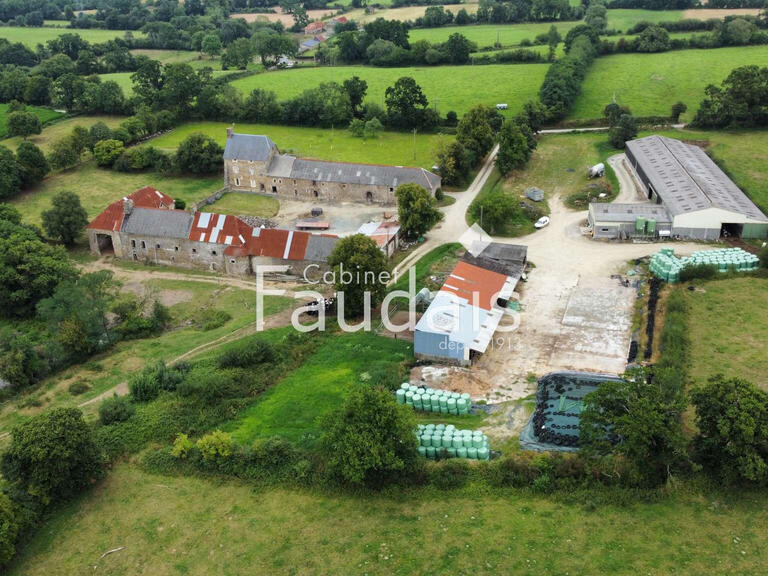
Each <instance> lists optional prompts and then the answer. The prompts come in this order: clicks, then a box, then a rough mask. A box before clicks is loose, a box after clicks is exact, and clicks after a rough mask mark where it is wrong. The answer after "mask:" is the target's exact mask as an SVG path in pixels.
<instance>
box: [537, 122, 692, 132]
mask: <svg viewBox="0 0 768 576" xmlns="http://www.w3.org/2000/svg"><path fill="white" fill-rule="evenodd" d="M671 128H676V129H678V130H680V129H682V128H685V124H672V125H671ZM608 129H609V128H608V126H592V127H588V128H547V129H544V130H539V134H570V133H571V132H605V131H606V130H608Z"/></svg>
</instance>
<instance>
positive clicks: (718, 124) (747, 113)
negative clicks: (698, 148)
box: [693, 66, 768, 128]
mask: <svg viewBox="0 0 768 576" xmlns="http://www.w3.org/2000/svg"><path fill="white" fill-rule="evenodd" d="M704 92H705V94H706V96H705V97H704V100H702V102H701V105H700V107H699V109H698V111H697V112H696V116H695V117H694V119H693V124H694V125H696V126H701V127H705V128H723V127H729V126H732V127H757V126H768V67H763V68H760V67H759V66H742V67H740V68H736V69H735V70H733V71H732V72H731V73H730V74H729V75H728V77H727V78H726V79H725V80H723V82H722V85H721V86H715V85H713V84H710V85H709V86H707V88H706V89H705V91H704Z"/></svg>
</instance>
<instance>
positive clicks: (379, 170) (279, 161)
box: [267, 156, 440, 192]
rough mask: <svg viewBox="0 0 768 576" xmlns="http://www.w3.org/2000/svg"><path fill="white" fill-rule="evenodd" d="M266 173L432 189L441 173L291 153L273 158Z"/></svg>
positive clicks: (347, 182)
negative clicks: (319, 158)
mask: <svg viewBox="0 0 768 576" xmlns="http://www.w3.org/2000/svg"><path fill="white" fill-rule="evenodd" d="M273 166H274V172H273ZM289 170H290V171H289ZM267 175H268V176H275V177H281V178H295V179H297V180H298V179H302V180H315V181H317V182H338V183H342V184H359V185H363V186H365V185H368V186H389V187H390V188H397V187H398V186H399V185H400V184H406V183H411V182H413V183H415V184H419V185H421V186H424V188H426V189H427V190H429V191H431V192H434V190H436V189H437V188H439V187H440V176H438V175H437V174H433V173H432V172H430V171H429V170H425V169H424V168H410V167H406V166H383V165H378V164H353V163H347V162H326V161H324V160H305V159H303V158H295V157H293V156H282V157H280V158H275V159H274V160H273V161H272V163H271V164H270V166H269V168H268V169H267Z"/></svg>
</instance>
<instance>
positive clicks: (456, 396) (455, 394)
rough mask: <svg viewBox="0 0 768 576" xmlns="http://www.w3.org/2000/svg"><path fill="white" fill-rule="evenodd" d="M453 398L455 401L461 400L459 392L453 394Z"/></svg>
mask: <svg viewBox="0 0 768 576" xmlns="http://www.w3.org/2000/svg"><path fill="white" fill-rule="evenodd" d="M451 398H453V399H454V400H458V399H459V398H461V394H459V393H458V392H451Z"/></svg>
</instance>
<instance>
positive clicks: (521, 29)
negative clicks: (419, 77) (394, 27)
mask: <svg viewBox="0 0 768 576" xmlns="http://www.w3.org/2000/svg"><path fill="white" fill-rule="evenodd" d="M553 24H554V25H555V27H556V28H557V31H558V32H559V33H560V35H561V36H563V37H565V35H566V34H567V33H568V30H570V29H571V28H573V27H574V26H576V25H578V24H580V22H578V21H571V22H554V23H552V22H526V23H523V24H498V25H495V24H476V25H472V26H442V27H440V28H414V29H412V30H410V32H409V34H408V38H409V40H410V41H411V42H418V41H419V40H427V41H428V42H430V43H432V44H438V43H440V42H445V41H446V40H448V37H449V36H450V35H451V34H457V33H458V34H461V35H463V36H464V37H465V38H467V39H468V40H469V41H470V42H474V43H475V44H477V47H478V48H486V47H491V46H495V45H496V44H497V42H498V43H499V44H500V45H501V46H502V47H509V46H519V45H520V42H522V41H523V40H526V39H527V40H530V41H531V42H534V41H535V40H536V37H537V36H539V35H541V34H544V35H546V34H547V32H548V31H549V28H550V27H551V26H552V25H553ZM544 44H546V42H544Z"/></svg>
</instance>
